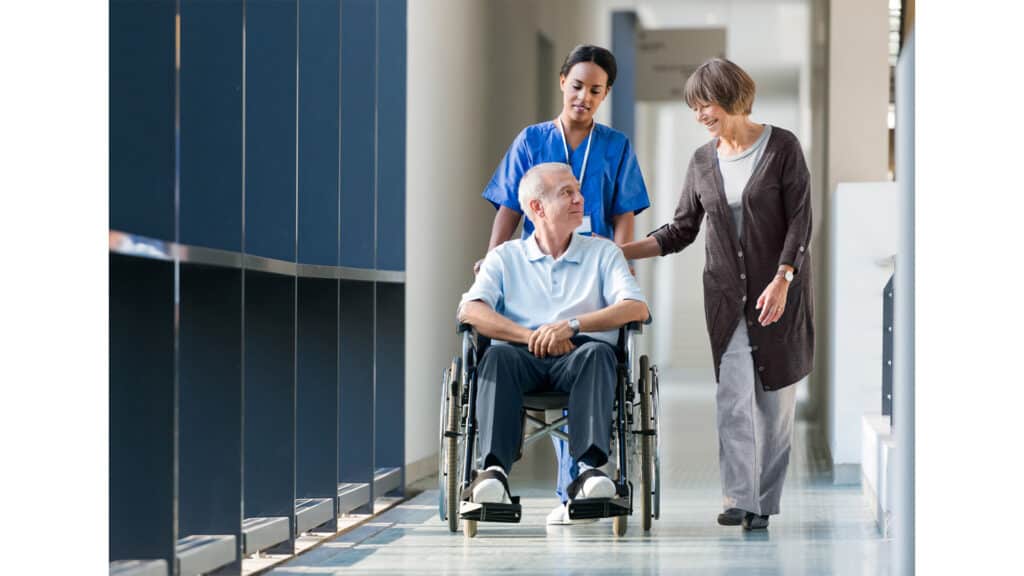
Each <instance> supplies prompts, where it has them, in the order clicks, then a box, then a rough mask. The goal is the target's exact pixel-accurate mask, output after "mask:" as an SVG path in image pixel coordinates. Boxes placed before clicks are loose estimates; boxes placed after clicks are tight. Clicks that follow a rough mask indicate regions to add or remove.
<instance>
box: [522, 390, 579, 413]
mask: <svg viewBox="0 0 1024 576" xmlns="http://www.w3.org/2000/svg"><path fill="white" fill-rule="evenodd" d="M568 405H569V395H568V394H566V393H564V392H530V393H529V394H523V408H526V409H527V410H558V409H559V408H565V407H566V406H568Z"/></svg>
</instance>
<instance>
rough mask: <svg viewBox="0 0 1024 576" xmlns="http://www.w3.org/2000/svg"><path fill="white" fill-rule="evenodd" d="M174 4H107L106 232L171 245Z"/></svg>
mask: <svg viewBox="0 0 1024 576" xmlns="http://www.w3.org/2000/svg"><path fill="white" fill-rule="evenodd" d="M174 15H175V6H174V0H152V1H150V2H135V1H129V0H111V2H110V78H109V82H110V102H109V106H110V108H109V113H110V157H109V161H110V228H111V229H113V230H122V231H124V232H131V233H133V234H141V235H143V236H151V237H153V238H160V239H162V240H175V237H174Z"/></svg>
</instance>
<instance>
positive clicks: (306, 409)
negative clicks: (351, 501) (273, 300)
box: [295, 278, 338, 500]
mask: <svg viewBox="0 0 1024 576" xmlns="http://www.w3.org/2000/svg"><path fill="white" fill-rule="evenodd" d="M298 286H299V302H298V322H297V336H298V338H297V340H296V342H295V350H296V357H295V359H296V402H297V409H296V412H297V415H298V419H297V423H296V433H297V437H296V442H295V444H296V473H295V480H296V496H297V497H298V498H331V499H332V500H333V499H334V498H335V496H337V493H338V281H337V280H322V279H315V278H299V280H298Z"/></svg>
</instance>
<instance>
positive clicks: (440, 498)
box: [437, 368, 450, 522]
mask: <svg viewBox="0 0 1024 576" xmlns="http://www.w3.org/2000/svg"><path fill="white" fill-rule="evenodd" d="M449 370H450V369H449V368H445V369H444V370H442V371H441V401H440V402H439V403H438V405H439V406H440V410H441V417H440V418H439V419H438V420H439V422H438V425H437V437H438V438H439V440H438V445H437V517H438V518H440V519H441V521H442V522H444V521H445V520H447V519H448V506H447V503H446V498H445V497H446V496H447V495H448V492H447V490H446V486H447V484H445V478H447V477H448V467H447V461H446V459H445V454H446V453H447V449H448V437H447V436H446V435H445V432H446V431H447V430H448V387H449V384H448V374H449Z"/></svg>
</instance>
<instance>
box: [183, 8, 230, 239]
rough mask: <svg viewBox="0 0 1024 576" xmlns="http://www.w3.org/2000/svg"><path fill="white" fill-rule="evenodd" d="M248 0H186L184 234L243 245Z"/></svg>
mask: <svg viewBox="0 0 1024 576" xmlns="http://www.w3.org/2000/svg"><path fill="white" fill-rule="evenodd" d="M242 56H243V54H242V2H241V0H222V1H219V2H202V1H199V0H183V2H182V4H181V190H180V210H181V213H180V214H181V221H180V222H181V229H180V233H181V241H182V242H183V243H185V244H192V245H197V246H208V247H210V248H219V249H221V250H232V251H236V252H238V251H241V250H242Z"/></svg>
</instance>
